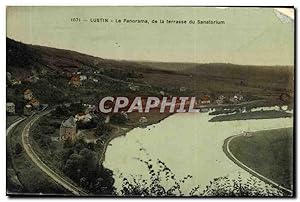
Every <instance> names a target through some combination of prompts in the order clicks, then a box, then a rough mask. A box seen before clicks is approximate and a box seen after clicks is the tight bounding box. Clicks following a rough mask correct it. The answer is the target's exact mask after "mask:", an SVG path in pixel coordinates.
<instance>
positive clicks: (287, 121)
mask: <svg viewBox="0 0 300 202" xmlns="http://www.w3.org/2000/svg"><path fill="white" fill-rule="evenodd" d="M211 118H212V116H209V115H208V113H177V114H174V115H172V116H170V117H168V118H166V119H165V120H163V121H161V122H160V123H157V124H154V125H151V126H148V127H147V128H136V129H133V130H132V131H130V132H128V133H127V134H126V136H122V137H118V138H116V139H114V140H112V141H111V146H109V147H108V148H107V151H106V155H105V161H104V166H105V167H106V168H109V169H111V170H113V172H114V178H115V184H114V186H115V187H116V188H117V190H120V188H121V186H122V179H121V177H120V174H121V175H122V176H123V177H127V178H129V179H130V178H131V177H130V176H132V175H133V176H141V177H142V178H143V179H149V174H148V169H147V167H146V165H145V164H143V163H141V162H140V161H138V160H137V158H140V159H145V160H147V159H149V158H151V159H153V160H155V159H157V158H159V159H160V160H161V161H163V162H164V163H166V165H167V166H168V167H169V168H171V170H172V171H173V172H174V173H175V174H176V176H177V178H182V177H184V176H186V175H188V174H190V175H192V176H193V177H192V178H191V179H189V180H187V181H186V182H185V183H184V185H183V186H182V190H183V193H185V194H188V193H189V191H190V190H191V188H193V187H195V186H197V185H200V186H201V189H203V188H204V187H205V186H206V185H208V184H209V182H210V181H211V180H213V179H214V178H216V177H222V176H227V177H229V178H236V177H237V175H241V176H242V178H245V179H246V178H249V177H250V174H249V173H247V172H246V171H244V170H243V169H241V168H240V167H238V166H237V165H235V164H234V163H233V162H232V161H231V160H230V159H229V158H228V157H227V156H226V155H225V153H224V152H223V150H222V146H223V143H224V140H225V139H226V138H228V137H230V136H232V135H236V134H239V133H241V132H242V131H253V132H254V131H259V130H266V129H277V128H287V127H292V126H293V119H292V118H277V119H260V120H242V121H226V122H208V120H209V119H211ZM166 186H168V185H167V184H166Z"/></svg>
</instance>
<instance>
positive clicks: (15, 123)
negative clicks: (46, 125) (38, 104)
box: [6, 117, 26, 136]
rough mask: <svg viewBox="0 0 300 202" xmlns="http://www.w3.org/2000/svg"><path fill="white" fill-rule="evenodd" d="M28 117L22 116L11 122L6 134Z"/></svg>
mask: <svg viewBox="0 0 300 202" xmlns="http://www.w3.org/2000/svg"><path fill="white" fill-rule="evenodd" d="M25 119H26V118H24V117H23V118H21V119H19V120H18V121H16V122H14V123H13V124H11V125H10V126H9V127H8V128H7V129H6V136H7V135H8V134H9V133H10V131H11V130H12V129H13V128H14V127H15V126H17V125H18V124H19V123H21V122H22V121H24V120H25Z"/></svg>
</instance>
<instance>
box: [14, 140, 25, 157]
mask: <svg viewBox="0 0 300 202" xmlns="http://www.w3.org/2000/svg"><path fill="white" fill-rule="evenodd" d="M22 151H23V147H22V146H21V145H20V143H17V144H16V147H15V153H16V154H17V155H19V154H20V153H21V152H22Z"/></svg>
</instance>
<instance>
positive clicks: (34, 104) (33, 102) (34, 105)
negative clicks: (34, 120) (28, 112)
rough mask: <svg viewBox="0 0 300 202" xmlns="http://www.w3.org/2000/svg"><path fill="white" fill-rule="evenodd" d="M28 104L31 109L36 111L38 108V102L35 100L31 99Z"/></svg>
mask: <svg viewBox="0 0 300 202" xmlns="http://www.w3.org/2000/svg"><path fill="white" fill-rule="evenodd" d="M28 104H30V105H31V106H32V108H33V109H38V108H39V107H40V101H39V100H38V99H36V98H32V99H31V100H30V101H29V102H28Z"/></svg>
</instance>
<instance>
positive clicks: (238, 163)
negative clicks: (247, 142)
mask: <svg viewBox="0 0 300 202" xmlns="http://www.w3.org/2000/svg"><path fill="white" fill-rule="evenodd" d="M242 135H243V134H239V135H234V136H232V137H229V138H228V139H226V140H225V142H224V149H225V153H226V155H228V157H229V158H230V159H231V160H232V161H233V162H234V163H235V164H237V165H238V166H240V167H241V168H243V169H244V170H246V171H247V172H249V173H250V174H252V175H254V176H256V177H258V178H259V179H261V180H263V181H264V182H266V183H269V184H272V185H273V186H275V187H277V188H279V189H281V190H284V191H286V192H288V193H290V194H293V191H292V190H290V189H287V188H285V187H283V186H281V185H279V184H277V183H276V182H274V181H273V180H271V179H269V178H267V177H265V176H263V175H261V174H259V173H258V172H256V171H255V170H253V169H251V168H249V167H248V166H246V165H245V164H243V163H242V162H241V161H239V160H238V159H237V158H236V157H235V156H234V155H233V154H232V152H231V151H230V148H229V145H230V142H231V141H232V140H233V139H234V138H237V137H239V136H242Z"/></svg>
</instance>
